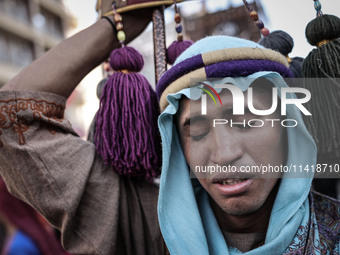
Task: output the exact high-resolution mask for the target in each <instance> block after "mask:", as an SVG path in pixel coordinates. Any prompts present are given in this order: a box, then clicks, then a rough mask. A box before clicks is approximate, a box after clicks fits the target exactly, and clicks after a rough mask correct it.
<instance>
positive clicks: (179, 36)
mask: <svg viewBox="0 0 340 255" xmlns="http://www.w3.org/2000/svg"><path fill="white" fill-rule="evenodd" d="M174 5H175V13H176V14H175V18H174V20H175V23H176V26H175V30H176V32H177V41H179V42H181V41H183V34H182V31H183V27H182V25H181V21H182V17H181V15H180V14H179V11H178V7H177V2H176V0H175V1H174Z"/></svg>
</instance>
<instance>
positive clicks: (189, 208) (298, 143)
mask: <svg viewBox="0 0 340 255" xmlns="http://www.w3.org/2000/svg"><path fill="white" fill-rule="evenodd" d="M221 38H222V37H209V38H205V39H203V40H201V41H200V42H198V43H196V44H197V45H198V46H196V47H195V44H194V46H192V47H191V48H189V49H188V50H187V51H186V52H184V53H183V54H182V55H181V56H180V58H179V59H178V60H177V62H180V61H183V60H184V59H187V58H188V57H191V56H194V55H195V54H200V53H202V52H208V51H212V50H216V49H221V48H224V47H226V46H225V44H226V41H225V40H226V39H228V37H223V40H222V39H221ZM249 44H250V46H249V47H253V45H254V43H253V42H249ZM237 46H238V47H240V46H239V45H237ZM244 47H247V45H245V46H244ZM256 47H261V46H257V45H256ZM257 78H266V79H268V80H271V81H272V83H273V84H274V85H275V86H276V87H277V88H278V90H279V91H280V88H282V87H287V85H286V83H285V81H284V80H283V78H282V77H281V76H280V75H279V74H278V73H274V72H257V73H254V74H252V75H249V76H248V77H244V78H224V79H220V80H218V81H216V82H217V83H219V84H221V83H232V84H234V85H236V86H238V87H240V88H241V89H242V90H243V91H245V90H246V89H247V88H248V87H249V85H250V84H251V82H252V81H254V79H257ZM279 94H280V93H279ZM181 97H187V98H190V99H191V95H190V89H183V90H181V91H179V92H177V93H175V94H170V95H168V96H167V100H168V102H169V105H168V106H167V107H166V109H165V110H164V111H163V112H162V114H161V115H160V117H159V120H158V125H159V129H160V133H161V137H162V148H163V166H162V175H161V180H160V193H159V201H158V217H159V224H160V228H161V231H162V235H163V237H164V240H165V242H166V245H167V247H168V249H169V251H170V253H171V254H172V255H176V254H179V255H183V254H184V255H186V254H200V255H206V254H207V255H208V254H212V255H216V254H223V255H226V254H235V253H238V252H237V250H235V249H233V248H230V247H227V244H226V242H225V239H224V237H223V234H222V232H221V229H220V227H219V226H218V223H217V221H216V218H215V215H214V213H213V211H212V209H211V207H210V203H209V199H208V195H207V193H206V192H205V190H204V189H203V188H202V186H201V185H200V184H199V182H198V181H197V180H196V179H191V178H190V175H189V169H188V165H187V163H186V160H185V158H184V155H183V152H182V148H181V145H180V140H179V136H178V134H177V130H176V128H175V126H174V124H173V123H174V122H173V117H174V115H175V114H176V112H177V111H178V106H179V99H180V98H181ZM287 118H291V119H295V120H296V121H297V122H298V125H297V126H296V127H295V128H288V129H287V137H288V155H287V165H290V164H294V165H303V166H306V165H309V166H310V165H312V164H315V162H316V146H315V144H314V141H313V139H312V138H311V136H310V135H309V133H308V131H307V129H306V127H305V125H304V124H303V120H302V117H301V115H300V112H299V110H298V109H297V108H295V107H293V106H288V108H287ZM305 177H307V178H283V179H282V181H281V184H280V187H279V191H278V194H277V197H276V200H275V203H274V206H273V209H272V213H271V217H270V221H269V227H268V230H267V234H266V239H265V244H264V245H263V246H261V247H259V248H256V249H254V250H252V251H250V252H247V253H246V254H252V255H257V254H259V255H264V254H282V253H284V251H285V250H286V249H287V247H288V246H289V244H290V243H291V241H292V240H293V238H294V236H295V234H296V232H297V230H298V227H299V226H300V225H305V224H307V222H308V219H309V202H308V194H309V191H310V188H311V181H312V177H313V174H312V173H311V172H309V173H307V175H306V176H305Z"/></svg>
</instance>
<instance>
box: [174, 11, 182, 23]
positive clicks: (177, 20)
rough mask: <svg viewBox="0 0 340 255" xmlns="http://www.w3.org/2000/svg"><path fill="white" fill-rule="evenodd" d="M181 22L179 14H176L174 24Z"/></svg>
mask: <svg viewBox="0 0 340 255" xmlns="http://www.w3.org/2000/svg"><path fill="white" fill-rule="evenodd" d="M181 20H182V18H181V15H179V13H176V14H175V22H176V23H181Z"/></svg>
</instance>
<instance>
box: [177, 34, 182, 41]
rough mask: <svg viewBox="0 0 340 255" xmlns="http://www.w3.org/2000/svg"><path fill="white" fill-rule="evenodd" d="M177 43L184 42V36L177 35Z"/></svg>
mask: <svg viewBox="0 0 340 255" xmlns="http://www.w3.org/2000/svg"><path fill="white" fill-rule="evenodd" d="M177 41H179V42H181V41H183V35H182V34H178V35H177Z"/></svg>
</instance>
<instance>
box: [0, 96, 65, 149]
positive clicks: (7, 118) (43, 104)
mask: <svg viewBox="0 0 340 255" xmlns="http://www.w3.org/2000/svg"><path fill="white" fill-rule="evenodd" d="M64 109H65V106H64V104H63V103H56V102H53V101H47V100H38V99H34V98H12V99H7V100H0V136H1V135H2V132H3V130H5V129H9V130H11V131H12V132H14V133H16V134H17V136H18V143H19V144H20V145H24V144H25V143H26V139H25V133H26V132H27V131H28V130H29V128H30V125H31V122H32V120H42V118H43V117H44V118H46V120H47V122H48V123H51V121H52V120H53V121H58V122H62V121H63V115H64ZM50 133H51V134H55V132H54V131H53V129H52V128H50ZM0 146H3V144H2V142H1V140H0Z"/></svg>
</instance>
